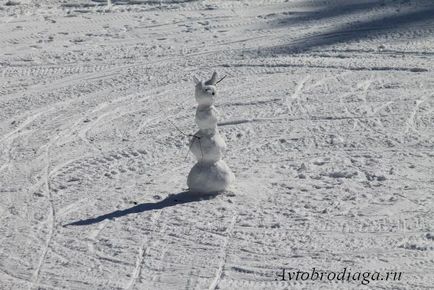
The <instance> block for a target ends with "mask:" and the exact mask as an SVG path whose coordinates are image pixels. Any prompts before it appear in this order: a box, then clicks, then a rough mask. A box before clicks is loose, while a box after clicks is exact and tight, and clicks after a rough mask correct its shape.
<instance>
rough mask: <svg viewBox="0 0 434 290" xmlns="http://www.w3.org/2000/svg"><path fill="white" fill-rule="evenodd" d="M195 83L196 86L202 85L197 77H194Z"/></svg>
mask: <svg viewBox="0 0 434 290" xmlns="http://www.w3.org/2000/svg"><path fill="white" fill-rule="evenodd" d="M193 81H194V84H195V85H197V84H199V83H200V80H199V79H198V78H197V77H196V76H193Z"/></svg>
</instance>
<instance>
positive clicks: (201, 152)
mask: <svg viewBox="0 0 434 290" xmlns="http://www.w3.org/2000/svg"><path fill="white" fill-rule="evenodd" d="M167 121H169V123H170V124H172V125H173V127H175V128H176V130H178V131H179V132H180V133H181V134H183V135H184V136H188V137H192V138H193V139H194V138H196V139H198V140H199V147H200V154H201V155H202V159H203V150H202V143H201V142H200V137H199V136H196V135H195V134H186V133H184V132H183V131H182V130H181V129H179V128H178V126H176V125H175V124H174V123H173V122H172V121H170V120H169V119H167ZM192 145H193V142H191V140H190V146H189V148H188V151H190V150H191V146H192ZM188 151H187V154H186V155H185V158H184V161H185V160H187V157H188Z"/></svg>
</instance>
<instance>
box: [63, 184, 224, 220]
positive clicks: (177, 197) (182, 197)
mask: <svg viewBox="0 0 434 290" xmlns="http://www.w3.org/2000/svg"><path fill="white" fill-rule="evenodd" d="M217 195H219V193H212V194H198V193H192V192H190V191H184V192H180V193H176V194H170V195H169V196H168V197H166V198H165V199H163V200H161V201H159V202H155V203H152V202H149V203H141V204H138V205H135V206H133V207H130V208H127V209H123V210H116V211H113V212H110V213H107V214H104V215H100V216H97V217H94V218H89V219H84V220H79V221H75V222H72V223H69V224H66V225H64V226H86V225H92V224H96V223H99V222H102V221H104V220H112V219H115V218H119V217H123V216H126V215H129V214H137V213H142V212H146V211H151V210H159V209H163V208H166V207H170V206H174V205H178V204H183V203H189V202H197V201H202V200H209V199H213V198H215V197H216V196H217Z"/></svg>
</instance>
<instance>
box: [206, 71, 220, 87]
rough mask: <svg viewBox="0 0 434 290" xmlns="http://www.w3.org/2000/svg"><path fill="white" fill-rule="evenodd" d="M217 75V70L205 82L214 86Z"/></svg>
mask: <svg viewBox="0 0 434 290" xmlns="http://www.w3.org/2000/svg"><path fill="white" fill-rule="evenodd" d="M217 77H218V74H217V72H213V74H212V77H211V78H210V79H209V80H208V81H207V82H206V83H205V84H207V85H212V86H214V85H215V84H216V82H217Z"/></svg>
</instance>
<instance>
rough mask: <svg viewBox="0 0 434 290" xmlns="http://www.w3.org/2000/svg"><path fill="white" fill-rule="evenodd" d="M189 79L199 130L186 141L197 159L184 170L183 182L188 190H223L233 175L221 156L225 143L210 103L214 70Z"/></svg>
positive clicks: (212, 105)
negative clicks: (202, 77)
mask: <svg viewBox="0 0 434 290" xmlns="http://www.w3.org/2000/svg"><path fill="white" fill-rule="evenodd" d="M193 79H194V82H195V84H196V88H195V98H196V101H197V103H198V106H197V110H196V117H195V120H196V124H197V126H198V127H199V131H197V132H196V133H195V134H194V135H193V138H192V139H191V141H190V151H191V152H192V153H193V155H194V156H195V157H196V159H197V163H196V164H195V165H194V166H193V168H192V169H191V170H190V173H189V174H188V178H187V185H188V187H189V190H190V191H191V192H195V193H218V192H222V191H224V190H226V189H227V188H228V186H229V184H230V183H231V182H232V181H233V180H234V179H235V177H234V174H233V173H232V171H231V170H230V169H229V167H228V166H227V165H226V163H225V162H224V161H223V160H222V155H223V152H224V150H225V149H226V143H225V141H224V140H223V138H222V136H221V135H220V133H219V131H218V128H217V116H218V111H217V110H216V108H215V107H214V102H215V99H216V97H217V89H216V86H215V85H216V83H217V73H216V72H214V73H213V75H212V77H211V79H209V80H208V81H199V80H198V79H197V78H196V77H194V78H193Z"/></svg>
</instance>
